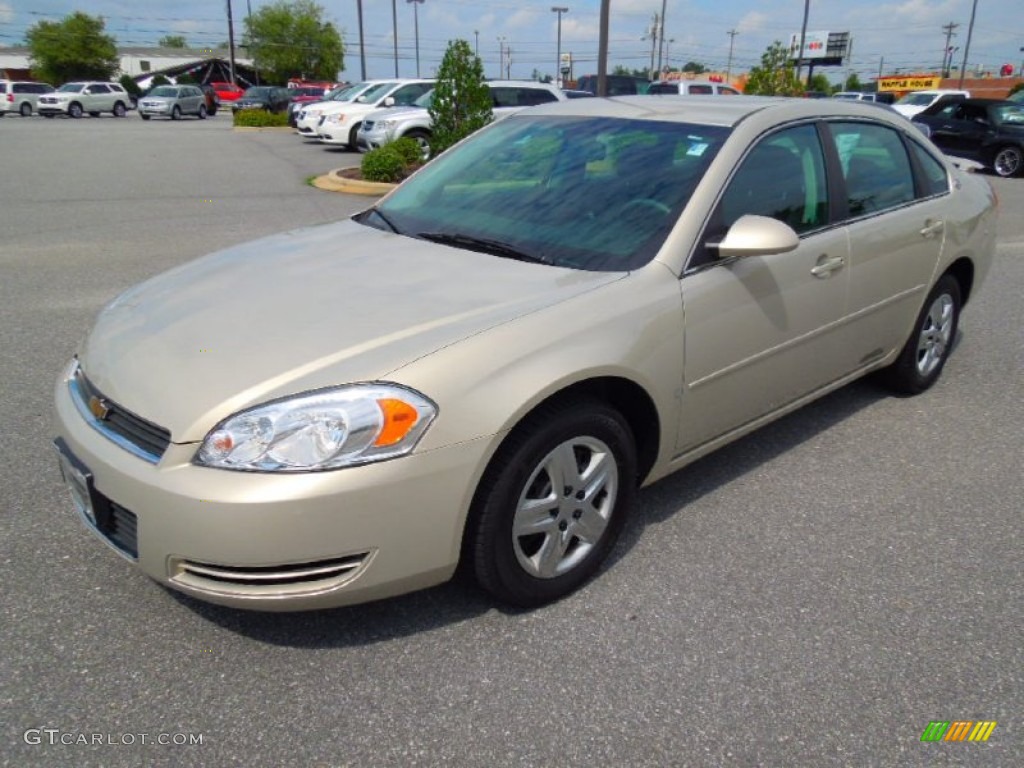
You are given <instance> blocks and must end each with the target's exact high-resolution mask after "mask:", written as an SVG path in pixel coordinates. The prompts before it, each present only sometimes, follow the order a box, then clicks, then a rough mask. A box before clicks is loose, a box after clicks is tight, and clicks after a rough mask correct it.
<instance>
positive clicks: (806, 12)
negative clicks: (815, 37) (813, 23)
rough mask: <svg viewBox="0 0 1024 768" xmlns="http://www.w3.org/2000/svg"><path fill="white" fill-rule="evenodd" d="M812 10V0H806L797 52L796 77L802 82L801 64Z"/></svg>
mask: <svg viewBox="0 0 1024 768" xmlns="http://www.w3.org/2000/svg"><path fill="white" fill-rule="evenodd" d="M810 12H811V0H804V23H803V26H802V27H800V49H799V50H798V51H797V52H796V79H797V82H800V65H801V64H802V63H803V60H804V43H805V42H806V40H807V16H808V15H809V14H810Z"/></svg>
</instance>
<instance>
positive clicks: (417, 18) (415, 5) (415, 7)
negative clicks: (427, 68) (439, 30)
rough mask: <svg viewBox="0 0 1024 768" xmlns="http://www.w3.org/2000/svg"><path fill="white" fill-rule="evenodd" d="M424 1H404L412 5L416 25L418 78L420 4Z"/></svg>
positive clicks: (418, 72)
mask: <svg viewBox="0 0 1024 768" xmlns="http://www.w3.org/2000/svg"><path fill="white" fill-rule="evenodd" d="M424 1H425V0H405V2H407V3H412V16H413V23H414V24H415V25H416V77H419V76H420V13H419V10H418V9H419V6H420V3H422V2H424Z"/></svg>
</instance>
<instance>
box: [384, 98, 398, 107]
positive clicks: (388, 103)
mask: <svg viewBox="0 0 1024 768" xmlns="http://www.w3.org/2000/svg"><path fill="white" fill-rule="evenodd" d="M381 106H383V107H393V106H395V97H394V96H388V97H387V98H386V99H384V101H382V102H381Z"/></svg>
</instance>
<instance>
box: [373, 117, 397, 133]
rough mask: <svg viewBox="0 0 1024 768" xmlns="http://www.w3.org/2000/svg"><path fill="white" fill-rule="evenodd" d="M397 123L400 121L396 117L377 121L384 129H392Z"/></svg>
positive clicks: (378, 125)
mask: <svg viewBox="0 0 1024 768" xmlns="http://www.w3.org/2000/svg"><path fill="white" fill-rule="evenodd" d="M396 125H398V121H397V120H395V119H391V120H378V121H377V127H378V128H380V129H381V130H382V131H390V130H391V129H392V128H394V127H395V126H396Z"/></svg>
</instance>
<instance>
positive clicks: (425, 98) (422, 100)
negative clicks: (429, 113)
mask: <svg viewBox="0 0 1024 768" xmlns="http://www.w3.org/2000/svg"><path fill="white" fill-rule="evenodd" d="M433 103H434V89H433V88H431V89H430V90H429V91H427V92H426V93H424V94H423V95H422V96H420V97H419V98H418V99H416V101H414V102H413V103H412V105H413V106H414V107H422V108H423V109H430V105H431V104H433Z"/></svg>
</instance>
